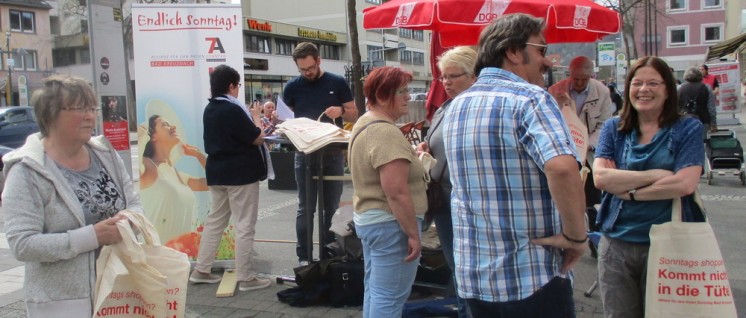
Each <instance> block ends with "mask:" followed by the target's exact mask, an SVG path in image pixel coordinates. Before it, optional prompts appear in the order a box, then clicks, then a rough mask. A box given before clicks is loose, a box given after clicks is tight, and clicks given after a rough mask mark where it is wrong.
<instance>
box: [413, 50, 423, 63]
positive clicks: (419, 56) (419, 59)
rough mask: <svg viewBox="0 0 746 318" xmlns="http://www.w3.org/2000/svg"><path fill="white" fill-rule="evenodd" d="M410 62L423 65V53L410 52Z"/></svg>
mask: <svg viewBox="0 0 746 318" xmlns="http://www.w3.org/2000/svg"><path fill="white" fill-rule="evenodd" d="M412 64H414V65H425V53H422V52H412Z"/></svg>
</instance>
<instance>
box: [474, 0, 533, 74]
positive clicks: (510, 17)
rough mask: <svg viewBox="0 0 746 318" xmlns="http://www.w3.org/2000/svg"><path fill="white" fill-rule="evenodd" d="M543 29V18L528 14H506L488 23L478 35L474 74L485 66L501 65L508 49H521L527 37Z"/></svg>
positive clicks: (524, 46)
mask: <svg viewBox="0 0 746 318" xmlns="http://www.w3.org/2000/svg"><path fill="white" fill-rule="evenodd" d="M543 30H544V19H542V18H535V17H533V16H530V15H528V14H523V13H516V14H507V15H504V16H502V17H500V18H497V19H495V20H494V21H492V23H490V24H489V25H488V26H487V27H486V28H484V30H483V31H482V34H481V35H479V46H478V50H477V63H476V65H475V66H474V74H477V75H478V74H479V72H480V71H481V70H482V69H483V68H485V67H499V68H502V67H503V63H504V59H505V55H506V54H507V53H508V51H509V50H523V49H525V48H526V43H527V42H528V38H530V37H532V36H534V35H539V34H541V33H542V31H543Z"/></svg>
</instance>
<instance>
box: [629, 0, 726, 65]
mask: <svg viewBox="0 0 746 318" xmlns="http://www.w3.org/2000/svg"><path fill="white" fill-rule="evenodd" d="M652 3H654V4H657V6H658V7H657V11H658V13H657V14H654V13H655V12H653V14H650V15H649V17H650V19H648V23H651V24H650V25H651V26H652V27H651V28H650V30H652V32H648V34H650V35H649V36H646V33H645V25H646V23H645V14H644V11H645V8H644V6H637V7H636V9H637V10H636V14H635V23H634V25H635V35H636V36H635V45H636V47H637V51H638V52H639V56H644V55H645V54H644V52H646V49H645V48H646V46H647V47H648V49H651V50H650V51H652V52H654V53H655V52H657V55H658V56H660V57H661V58H663V59H665V60H666V62H668V64H669V65H670V66H671V67H673V68H674V69H675V70H676V71H677V74H679V75H680V74H683V71H684V70H686V69H687V68H689V67H691V66H697V65H701V64H702V63H704V62H705V56H706V54H707V49H708V48H709V47H710V46H711V45H713V44H717V43H719V42H721V41H723V40H725V39H726V33H725V31H726V25H727V22H728V21H726V19H725V7H726V6H725V0H663V1H653V2H652ZM679 77H680V76H679Z"/></svg>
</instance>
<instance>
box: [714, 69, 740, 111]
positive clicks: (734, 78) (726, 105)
mask: <svg viewBox="0 0 746 318" xmlns="http://www.w3.org/2000/svg"><path fill="white" fill-rule="evenodd" d="M707 66H708V67H709V68H710V69H709V73H710V74H712V75H714V76H715V77H716V78H717V79H718V83H719V84H720V88H719V90H720V92H719V94H718V106H717V111H718V113H724V114H728V113H740V112H741V104H740V103H739V102H738V96H741V77H740V76H739V74H740V72H739V70H738V62H730V63H719V64H708V65H707Z"/></svg>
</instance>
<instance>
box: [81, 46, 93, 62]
mask: <svg viewBox="0 0 746 318" xmlns="http://www.w3.org/2000/svg"><path fill="white" fill-rule="evenodd" d="M89 63H91V51H90V50H89V49H83V50H81V51H80V64H89Z"/></svg>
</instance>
